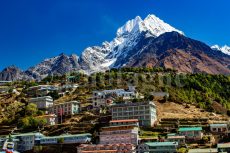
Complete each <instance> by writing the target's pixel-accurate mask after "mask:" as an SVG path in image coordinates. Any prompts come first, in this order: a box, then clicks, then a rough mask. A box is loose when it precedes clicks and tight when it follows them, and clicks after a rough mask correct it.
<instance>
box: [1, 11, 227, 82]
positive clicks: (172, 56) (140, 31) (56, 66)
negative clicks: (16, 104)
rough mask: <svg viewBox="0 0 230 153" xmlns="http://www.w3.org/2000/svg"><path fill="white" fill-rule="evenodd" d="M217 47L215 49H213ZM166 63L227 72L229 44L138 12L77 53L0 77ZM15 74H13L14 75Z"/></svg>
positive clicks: (187, 70)
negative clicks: (196, 36) (96, 43)
mask: <svg viewBox="0 0 230 153" xmlns="http://www.w3.org/2000/svg"><path fill="white" fill-rule="evenodd" d="M216 50H218V51H216ZM125 66H127V67H146V66H148V67H166V68H172V69H176V70H178V71H179V72H183V73H210V74H230V47H228V46H224V47H219V46H217V45H215V46H213V47H212V48H210V47H209V46H208V45H206V44H205V43H202V42H200V41H197V40H194V39H191V38H188V37H186V36H185V35H184V33H183V32H182V31H180V30H178V29H176V28H174V27H172V26H170V25H169V24H167V23H165V22H164V21H162V20H161V19H159V18H158V17H156V16H155V15H148V16H147V17H146V18H145V19H141V17H139V16H137V17H136V18H135V19H132V20H129V21H128V22H126V23H125V24H124V25H123V26H121V27H120V28H118V30H117V33H116V37H115V38H114V39H113V40H112V41H110V42H108V41H105V42H103V43H102V45H101V46H93V47H88V48H86V49H85V50H84V51H83V52H82V54H81V56H80V57H78V56H77V55H70V56H67V55H65V54H60V55H59V56H56V57H53V58H49V59H45V60H44V61H42V62H41V63H39V64H37V65H35V66H33V67H31V68H29V69H28V70H26V71H24V72H23V71H21V70H19V69H17V68H15V67H10V68H6V69H4V70H3V72H1V73H0V80H1V79H3V80H17V79H24V78H25V79H36V80H41V79H43V78H44V77H46V76H47V75H51V74H53V75H63V74H66V73H68V72H71V71H76V70H77V71H79V70H82V71H83V72H85V73H87V74H90V73H93V72H99V71H105V70H108V69H111V68H120V67H125ZM14 77H15V78H14Z"/></svg>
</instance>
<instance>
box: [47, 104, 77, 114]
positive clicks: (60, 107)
mask: <svg viewBox="0 0 230 153" xmlns="http://www.w3.org/2000/svg"><path fill="white" fill-rule="evenodd" d="M79 112H80V102H78V101H70V102H64V103H56V104H54V105H53V107H51V108H50V113H52V114H55V115H57V116H61V115H66V116H68V115H74V114H78V113H79Z"/></svg>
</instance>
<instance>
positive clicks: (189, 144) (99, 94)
mask: <svg viewBox="0 0 230 153" xmlns="http://www.w3.org/2000/svg"><path fill="white" fill-rule="evenodd" d="M6 83H9V82H1V93H4V92H7V89H5V90H4V85H5V84H6ZM78 87H79V85H78V84H74V83H69V84H65V85H62V86H55V85H38V86H32V87H30V88H28V89H27V96H28V97H29V103H32V104H35V105H36V106H37V108H38V109H39V110H42V111H43V112H45V113H44V114H43V115H41V116H38V118H42V119H44V120H46V125H45V126H46V128H47V127H48V128H49V129H52V127H55V126H59V125H60V126H62V125H65V124H67V123H66V122H67V121H69V119H71V118H73V117H74V116H77V115H79V114H82V113H84V112H91V113H93V114H98V115H100V116H105V118H103V119H101V120H100V121H98V120H97V121H90V119H89V121H87V120H84V121H83V122H84V123H85V124H88V125H90V124H94V125H96V124H100V127H99V128H98V130H96V131H92V132H91V133H90V132H89V133H81V131H79V130H76V132H72V133H71V132H70V131H68V130H67V131H65V132H63V131H62V133H60V131H59V132H58V133H60V134H59V135H55V134H56V133H55V132H54V133H52V132H53V131H52V130H51V134H47V133H46V132H44V131H45V130H44V127H43V130H42V129H41V128H42V127H38V130H37V131H31V132H25V133H17V129H14V130H12V131H11V132H10V133H8V134H6V135H1V136H0V146H2V147H3V148H4V147H6V146H5V145H6V143H7V142H13V143H14V148H15V150H17V151H19V152H26V151H31V150H37V149H36V148H39V147H41V146H42V147H45V146H50V145H54V146H55V145H60V144H61V145H63V146H64V145H69V144H71V145H74V148H75V150H74V151H73V152H76V153H105V152H108V153H113V152H117V153H127V152H128V153H134V152H137V153H174V152H188V153H218V152H226V153H227V152H230V140H229V137H230V120H229V118H225V119H212V120H210V118H211V116H215V114H211V113H210V114H209V115H210V118H207V117H206V118H204V117H203V118H202V117H200V118H198V117H194V118H193V117H192V118H186V117H181V118H178V116H176V114H175V116H173V115H171V116H170V115H165V116H164V117H162V114H160V113H161V112H160V111H161V110H160V109H159V106H158V104H159V105H160V103H159V101H160V102H162V101H163V102H164V101H165V100H167V97H169V93H168V92H151V93H150V95H151V96H150V98H148V100H147V99H146V98H145V97H144V95H143V94H141V93H139V92H138V91H137V90H136V88H135V86H128V88H127V89H111V90H101V91H93V93H92V95H91V98H90V100H91V102H92V103H91V105H85V106H83V105H82V104H81V103H80V102H79V101H65V102H56V101H55V100H54V99H53V98H52V97H51V96H49V93H50V92H53V91H56V92H57V93H58V94H59V95H60V96H64V95H65V94H69V93H70V92H72V91H74V90H75V89H76V88H78ZM63 89H65V90H63ZM63 91H65V92H63ZM12 92H14V93H16V94H17V93H18V91H17V90H16V89H14V90H13V91H12ZM166 105H167V104H166ZM185 107H189V106H187V105H186V106H185ZM163 115H164V114H163ZM216 118H218V117H216ZM82 126H84V125H82ZM57 131H58V129H57ZM37 152H39V151H37Z"/></svg>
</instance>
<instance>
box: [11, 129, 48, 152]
mask: <svg viewBox="0 0 230 153" xmlns="http://www.w3.org/2000/svg"><path fill="white" fill-rule="evenodd" d="M42 137H44V135H43V134H41V133H22V134H16V135H12V138H13V139H14V143H15V150H17V151H19V152H24V151H28V150H32V149H33V147H34V146H35V145H36V144H37V143H38V142H39V141H40V139H41V138H42Z"/></svg>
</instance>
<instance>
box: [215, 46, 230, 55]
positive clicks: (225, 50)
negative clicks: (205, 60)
mask: <svg viewBox="0 0 230 153" xmlns="http://www.w3.org/2000/svg"><path fill="white" fill-rule="evenodd" d="M211 48H212V49H214V50H218V51H221V52H223V53H224V54H227V55H230V47H229V46H227V45H225V46H223V47H220V46H219V45H214V46H212V47H211Z"/></svg>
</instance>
